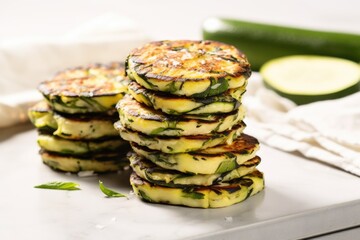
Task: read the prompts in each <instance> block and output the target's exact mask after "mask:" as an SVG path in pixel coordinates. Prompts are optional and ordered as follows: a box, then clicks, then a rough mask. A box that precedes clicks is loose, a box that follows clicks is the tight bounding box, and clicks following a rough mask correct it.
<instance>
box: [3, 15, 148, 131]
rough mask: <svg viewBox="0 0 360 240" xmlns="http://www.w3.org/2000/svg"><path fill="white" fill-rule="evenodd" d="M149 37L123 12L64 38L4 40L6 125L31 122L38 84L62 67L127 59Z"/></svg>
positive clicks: (100, 18) (4, 113)
mask: <svg viewBox="0 0 360 240" xmlns="http://www.w3.org/2000/svg"><path fill="white" fill-rule="evenodd" d="M147 41H149V39H148V37H146V36H145V35H144V34H143V32H142V31H141V30H140V29H139V27H138V26H137V25H136V24H135V23H134V22H132V21H131V20H129V19H128V18H124V17H121V16H118V15H112V14H109V15H104V16H99V17H98V18H95V19H93V20H91V21H89V22H86V23H84V24H83V25H80V26H76V27H74V29H73V30H72V31H70V32H69V33H67V34H65V35H63V36H59V37H43V38H32V39H29V38H27V39H19V40H8V41H4V40H2V41H1V42H0V86H1V87H0V127H6V126H10V125H13V124H16V123H19V122H22V121H26V120H27V117H26V116H27V114H26V111H27V108H28V107H29V106H30V105H31V104H33V103H34V102H35V101H38V100H39V99H41V96H40V94H39V93H37V90H36V87H37V85H38V84H39V83H40V82H41V81H44V80H45V79H48V78H49V77H50V76H52V75H53V74H55V73H56V72H57V71H59V70H63V69H66V68H68V67H75V66H80V65H86V64H89V63H95V62H99V63H108V62H111V61H124V60H125V57H126V55H127V54H128V53H129V51H130V50H131V49H133V48H135V47H137V46H139V45H141V44H143V43H145V42H147Z"/></svg>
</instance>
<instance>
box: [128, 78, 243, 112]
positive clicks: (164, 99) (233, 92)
mask: <svg viewBox="0 0 360 240" xmlns="http://www.w3.org/2000/svg"><path fill="white" fill-rule="evenodd" d="M128 90H129V93H130V94H131V95H132V96H133V98H135V99H136V101H138V102H140V103H144V104H146V105H147V106H149V107H152V108H154V109H156V110H161V111H162V112H164V113H167V114H172V115H182V114H219V113H229V112H232V111H234V110H236V109H238V108H239V106H240V101H241V96H242V94H243V93H244V92H245V86H243V87H240V88H235V89H229V90H228V91H226V92H225V93H223V94H221V95H217V96H212V97H208V98H189V97H181V96H176V95H171V94H166V93H162V92H157V91H152V90H148V89H146V88H144V87H142V86H141V85H140V84H138V83H137V82H135V81H131V83H130V84H129V89H128Z"/></svg>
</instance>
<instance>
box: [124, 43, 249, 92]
mask: <svg viewBox="0 0 360 240" xmlns="http://www.w3.org/2000/svg"><path fill="white" fill-rule="evenodd" d="M125 68H126V73H127V75H128V76H129V78H130V79H132V80H135V81H137V82H138V83H139V84H140V85H142V86H143V87H145V88H147V89H151V90H155V91H161V92H168V93H171V94H174V95H179V96H192V97H199V98H205V97H209V96H214V95H218V94H221V93H223V92H225V91H227V90H228V89H233V88H239V87H241V86H243V85H244V84H245V82H246V80H247V79H248V78H249V76H250V75H251V70H250V64H249V62H248V61H247V59H246V57H245V55H244V54H243V53H241V52H239V50H237V49H236V48H235V47H233V46H231V45H227V44H224V43H220V42H214V41H189V40H181V41H158V42H151V43H148V44H146V45H144V46H142V47H139V48H136V49H134V50H133V51H132V52H131V53H130V55H129V56H128V57H127V60H126V63H125Z"/></svg>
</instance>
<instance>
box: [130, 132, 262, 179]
mask: <svg viewBox="0 0 360 240" xmlns="http://www.w3.org/2000/svg"><path fill="white" fill-rule="evenodd" d="M131 147H132V149H133V151H134V152H136V153H137V154H139V155H141V156H143V157H145V158H146V159H148V160H150V161H152V162H153V163H155V164H156V165H158V166H160V167H162V168H165V169H172V170H177V171H180V172H184V173H192V174H218V173H224V172H227V171H231V170H233V169H235V168H237V167H238V166H240V165H241V164H243V163H244V162H246V161H247V160H249V159H251V158H254V157H255V156H256V152H257V151H258V149H259V142H258V141H257V139H256V138H254V137H252V136H249V135H246V134H241V136H240V137H238V138H236V139H235V140H234V141H233V142H232V144H231V145H228V144H222V145H218V146H215V147H212V148H207V149H204V150H199V151H196V152H189V153H177V154H168V153H163V152H160V151H156V150H151V149H149V148H147V147H144V146H140V145H139V144H136V143H134V142H133V143H131Z"/></svg>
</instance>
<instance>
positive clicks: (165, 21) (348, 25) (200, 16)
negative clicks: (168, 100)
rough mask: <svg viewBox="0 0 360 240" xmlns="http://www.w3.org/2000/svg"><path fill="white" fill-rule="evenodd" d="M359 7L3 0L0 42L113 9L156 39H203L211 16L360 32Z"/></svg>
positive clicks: (313, 1) (332, 1) (345, 3)
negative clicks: (203, 26) (206, 23)
mask: <svg viewBox="0 0 360 240" xmlns="http://www.w3.org/2000/svg"><path fill="white" fill-rule="evenodd" d="M359 9H360V1H357V0H327V1H324V0H318V1H317V0H295V1H291V0H271V1H267V0H264V1H261V0H248V1H244V0H238V1H236V0H231V1H230V0H180V1H170V0H148V1H146V0H131V1H124V0H123V1H121V0H120V1H119V0H104V1H95V0H61V1H51V0H29V1H26V0H1V1H0V41H1V40H4V39H9V38H11V37H16V38H19V37H24V36H43V35H50V36H56V35H58V34H63V33H66V32H67V31H69V30H70V29H71V28H73V27H74V26H75V25H78V24H80V23H82V22H85V21H88V20H90V19H92V18H94V17H96V16H98V15H103V14H106V13H109V12H111V13H116V14H120V15H123V16H127V17H130V18H132V19H134V20H136V21H137V23H138V24H139V25H140V26H141V28H142V29H143V30H144V31H145V32H146V33H148V35H149V36H151V37H153V38H156V39H196V38H201V31H200V29H201V23H202V22H203V20H204V19H205V18H206V17H209V16H222V17H233V18H239V19H243V20H252V21H261V22H267V23H278V24H286V25H290V26H299V27H310V28H317V29H327V30H335V31H345V32H357V33H360V13H359V12H360V10H359Z"/></svg>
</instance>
